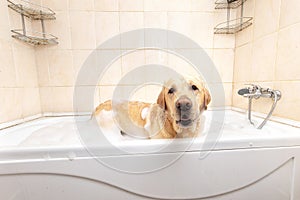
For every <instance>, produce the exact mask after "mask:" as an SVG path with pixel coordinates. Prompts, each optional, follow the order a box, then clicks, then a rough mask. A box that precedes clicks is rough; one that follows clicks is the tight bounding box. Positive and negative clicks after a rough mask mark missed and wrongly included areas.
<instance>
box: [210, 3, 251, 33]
mask: <svg viewBox="0 0 300 200" xmlns="http://www.w3.org/2000/svg"><path fill="white" fill-rule="evenodd" d="M246 1H247V0H217V1H216V2H215V4H216V7H215V8H216V9H227V21H225V22H222V23H220V24H218V25H217V26H216V27H215V29H214V33H215V34H235V33H237V32H239V31H241V30H243V29H245V28H247V27H249V26H251V25H252V19H253V18H252V17H244V2H246ZM238 7H241V9H240V12H241V14H240V16H241V17H240V18H237V19H233V20H231V19H230V10H231V9H235V8H238Z"/></svg>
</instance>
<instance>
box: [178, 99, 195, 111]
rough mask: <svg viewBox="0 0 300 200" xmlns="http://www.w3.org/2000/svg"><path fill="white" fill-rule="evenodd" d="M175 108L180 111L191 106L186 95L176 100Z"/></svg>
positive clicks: (186, 109)
mask: <svg viewBox="0 0 300 200" xmlns="http://www.w3.org/2000/svg"><path fill="white" fill-rule="evenodd" d="M176 108H177V109H178V110H181V111H188V110H190V109H191V108H192V101H191V100H190V99H189V98H188V97H180V98H179V99H178V100H177V101H176Z"/></svg>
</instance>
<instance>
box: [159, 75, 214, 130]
mask: <svg viewBox="0 0 300 200" xmlns="http://www.w3.org/2000/svg"><path fill="white" fill-rule="evenodd" d="M210 100H211V97H210V94H209V91H208V90H207V89H206V88H205V87H204V84H203V82H202V81H201V80H200V79H198V78H190V79H187V80H186V79H180V80H169V81H168V82H167V83H166V84H165V85H164V87H163V89H162V91H161V92H160V94H159V96H158V99H157V103H158V104H159V105H160V106H161V108H162V109H163V110H165V111H166V113H167V117H168V120H169V121H171V123H172V126H173V129H174V130H175V131H176V132H181V131H182V130H183V129H195V126H197V125H198V122H199V120H200V119H199V116H200V114H201V112H202V111H203V110H206V109H207V105H208V104H209V102H210Z"/></svg>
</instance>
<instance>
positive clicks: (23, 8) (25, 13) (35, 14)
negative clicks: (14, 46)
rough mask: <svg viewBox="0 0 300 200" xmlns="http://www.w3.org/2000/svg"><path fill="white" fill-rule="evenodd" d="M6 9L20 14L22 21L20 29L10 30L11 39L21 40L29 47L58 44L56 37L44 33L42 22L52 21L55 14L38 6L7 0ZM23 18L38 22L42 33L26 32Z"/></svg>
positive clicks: (22, 0)
mask: <svg viewBox="0 0 300 200" xmlns="http://www.w3.org/2000/svg"><path fill="white" fill-rule="evenodd" d="M7 2H8V7H9V8H11V9H12V10H14V11H16V12H17V13H20V15H21V19H22V29H15V30H11V32H12V33H14V34H13V35H12V37H13V38H16V39H18V40H21V41H23V42H26V43H28V44H31V45H47V44H58V42H57V39H58V38H57V37H55V36H54V35H51V34H47V33H46V32H45V25H44V20H54V19H56V18H55V13H54V12H53V11H52V10H51V9H50V8H46V7H43V6H39V5H36V4H33V3H30V2H27V1H24V0H7ZM25 17H28V18H29V19H31V20H40V21H41V26H42V32H37V31H31V32H28V31H27V30H26V25H25V19H24V18H25Z"/></svg>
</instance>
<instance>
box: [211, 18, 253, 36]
mask: <svg viewBox="0 0 300 200" xmlns="http://www.w3.org/2000/svg"><path fill="white" fill-rule="evenodd" d="M252 19H253V18H252V17H243V18H238V19H234V20H230V21H226V22H223V23H220V24H218V25H217V26H216V27H215V34H234V33H237V32H239V31H241V30H243V29H245V28H247V27H248V26H250V25H251V24H252Z"/></svg>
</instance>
